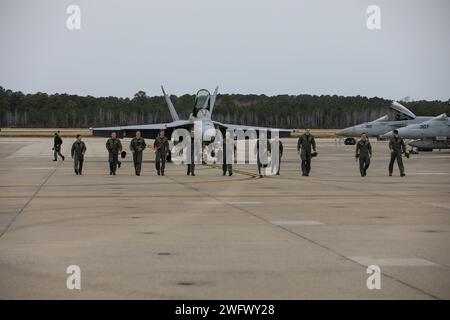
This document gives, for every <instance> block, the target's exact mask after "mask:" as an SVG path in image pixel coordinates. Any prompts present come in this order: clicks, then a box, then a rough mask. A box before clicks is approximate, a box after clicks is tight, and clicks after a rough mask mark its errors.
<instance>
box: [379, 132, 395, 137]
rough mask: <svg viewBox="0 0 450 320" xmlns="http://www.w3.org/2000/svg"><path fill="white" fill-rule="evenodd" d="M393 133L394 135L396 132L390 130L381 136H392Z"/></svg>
mask: <svg viewBox="0 0 450 320" xmlns="http://www.w3.org/2000/svg"><path fill="white" fill-rule="evenodd" d="M393 135H394V132H393V131H389V132H386V133H385V134H383V135H382V136H381V137H382V138H391V137H392V136H393Z"/></svg>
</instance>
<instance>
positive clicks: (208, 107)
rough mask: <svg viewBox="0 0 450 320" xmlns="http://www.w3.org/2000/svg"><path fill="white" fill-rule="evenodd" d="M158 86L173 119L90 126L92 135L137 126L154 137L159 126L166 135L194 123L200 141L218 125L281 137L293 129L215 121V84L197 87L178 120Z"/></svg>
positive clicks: (129, 132) (123, 132) (130, 132)
mask: <svg viewBox="0 0 450 320" xmlns="http://www.w3.org/2000/svg"><path fill="white" fill-rule="evenodd" d="M161 89H162V92H163V94H164V98H165V100H166V103H167V106H168V107H169V112H170V114H171V116H172V119H173V121H172V122H169V123H156V124H142V125H132V126H120V127H102V128H90V129H91V131H92V135H94V136H102V137H107V136H110V135H111V133H112V132H117V135H118V136H119V137H132V136H134V134H135V133H136V131H137V130H140V131H141V133H142V136H143V137H145V138H151V139H154V138H156V136H157V135H158V133H159V130H161V129H164V130H165V131H166V136H168V137H170V136H171V133H172V132H173V130H175V129H177V128H184V129H187V130H191V129H192V128H194V125H195V124H196V127H195V130H196V134H198V136H200V137H203V142H205V143H211V142H213V141H214V139H215V137H216V134H217V131H216V130H217V129H218V130H220V131H221V132H222V133H224V132H225V131H226V130H227V129H231V130H238V129H240V130H244V131H246V130H248V129H253V130H255V131H258V130H271V129H272V130H273V129H277V130H278V132H279V136H280V137H283V136H289V135H290V134H291V132H293V130H292V129H278V128H263V127H254V126H245V125H237V124H225V123H220V122H218V121H213V120H212V119H211V116H212V113H213V110H214V105H215V102H216V97H217V92H218V90H219V87H216V89H215V91H214V94H213V95H211V94H210V93H209V91H208V90H206V89H201V90H199V91H198V92H197V94H196V97H195V101H194V107H193V110H192V113H191V114H190V115H189V118H188V119H186V120H181V119H180V118H179V116H178V113H177V112H176V110H175V107H174V105H173V103H172V101H171V100H170V97H169V96H168V95H167V94H166V92H165V91H164V88H163V87H162V86H161ZM199 122H201V124H200V125H198V124H199ZM198 128H201V132H199V131H198ZM269 132H270V131H269Z"/></svg>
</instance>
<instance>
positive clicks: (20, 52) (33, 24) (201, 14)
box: [0, 0, 450, 100]
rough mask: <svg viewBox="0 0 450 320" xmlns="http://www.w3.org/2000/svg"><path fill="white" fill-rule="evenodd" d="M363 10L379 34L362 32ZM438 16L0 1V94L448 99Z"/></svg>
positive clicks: (444, 20)
mask: <svg viewBox="0 0 450 320" xmlns="http://www.w3.org/2000/svg"><path fill="white" fill-rule="evenodd" d="M71 4H76V5H78V6H79V7H80V9H81V29H80V30H69V29H68V28H67V27H66V20H67V18H68V17H69V14H67V13H66V9H67V7H68V6H69V5H71ZM372 4H375V5H378V6H379V7H380V9H381V30H375V31H374V30H369V29H368V28H367V26H366V20H367V18H368V17H369V14H367V13H366V9H367V7H368V6H369V5H372ZM449 14H450V1H448V0H431V1H426V0H422V1H420V0H370V1H366V0H344V1H336V0H311V1H300V0H277V1H275V0H252V1H250V0H247V1H245V0H147V1H144V0H142V1H137V0H127V1H125V0H122V1H111V0H70V1H66V0H40V1H35V0H29V1H23V0H1V2H0V40H1V51H0V86H3V87H4V88H7V89H12V90H21V91H23V92H25V93H34V92H37V91H41V92H47V93H64V92H67V93H74V94H80V95H88V94H89V95H93V96H127V97H130V96H133V94H134V93H135V92H137V91H138V90H144V91H146V92H147V94H149V95H160V94H161V91H160V85H161V84H164V85H165V87H166V89H167V91H169V92H170V93H172V94H177V95H179V94H184V93H195V92H196V91H197V89H199V88H207V89H210V91H212V90H213V89H214V87H215V86H216V85H219V86H220V92H222V93H244V94H245V93H254V94H267V95H277V94H295V95H297V94H302V93H307V94H318V95H320V94H338V95H358V94H359V95H365V96H370V97H372V96H379V97H384V98H389V99H400V98H403V97H405V96H411V97H412V98H414V99H428V100H434V99H441V100H447V99H448V98H450V16H449Z"/></svg>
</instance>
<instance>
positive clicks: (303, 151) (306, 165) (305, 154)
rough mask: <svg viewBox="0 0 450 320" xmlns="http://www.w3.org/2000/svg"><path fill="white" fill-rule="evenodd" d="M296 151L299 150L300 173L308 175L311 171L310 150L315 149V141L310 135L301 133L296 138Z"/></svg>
mask: <svg viewBox="0 0 450 320" xmlns="http://www.w3.org/2000/svg"><path fill="white" fill-rule="evenodd" d="M297 151H300V159H301V160H302V173H303V175H304V176H308V175H309V172H310V171H311V152H312V151H316V141H315V140H314V137H313V136H312V135H306V134H304V135H302V136H301V137H300V138H298V142H297Z"/></svg>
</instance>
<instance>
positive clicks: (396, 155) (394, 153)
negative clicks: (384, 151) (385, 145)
mask: <svg viewBox="0 0 450 320" xmlns="http://www.w3.org/2000/svg"><path fill="white" fill-rule="evenodd" d="M389 149H390V150H391V161H390V162H389V175H392V171H394V162H395V160H397V164H398V168H399V170H400V175H402V176H403V175H405V167H404V166H403V160H402V153H406V145H405V141H403V139H402V138H400V137H398V138H394V137H393V138H391V140H389Z"/></svg>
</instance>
